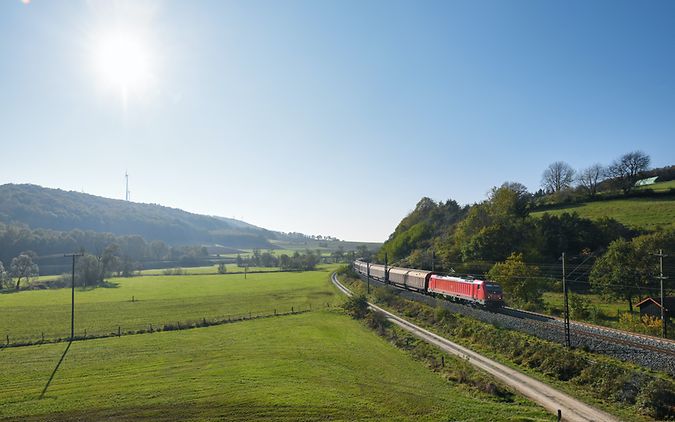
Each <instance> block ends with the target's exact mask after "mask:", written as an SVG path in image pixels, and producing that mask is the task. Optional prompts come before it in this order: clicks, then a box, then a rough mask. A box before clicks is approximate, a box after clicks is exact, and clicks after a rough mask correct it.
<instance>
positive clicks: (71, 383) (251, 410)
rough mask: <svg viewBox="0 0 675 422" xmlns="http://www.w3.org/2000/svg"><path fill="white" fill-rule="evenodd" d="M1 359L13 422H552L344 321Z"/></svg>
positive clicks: (42, 349) (2, 409)
mask: <svg viewBox="0 0 675 422" xmlns="http://www.w3.org/2000/svg"><path fill="white" fill-rule="evenodd" d="M65 347H66V345H65V344H50V345H43V346H30V347H23V348H13V349H6V350H4V351H2V352H0V367H2V368H3V370H2V371H0V386H2V387H1V389H2V394H0V416H1V417H3V418H5V419H12V418H14V419H16V420H23V421H25V420H102V419H115V420H120V419H121V420H135V419H140V418H149V419H152V420H185V419H189V420H215V419H225V420H235V421H240V420H275V421H285V420H344V421H353V420H366V419H368V420H392V421H393V420H411V421H418V420H433V421H436V420H509V421H513V420H553V418H552V417H550V416H549V415H547V414H546V413H545V412H544V411H543V409H541V408H539V407H536V406H534V405H533V404H531V403H528V402H525V401H524V400H522V399H519V398H516V401H515V402H514V403H500V402H497V401H495V400H496V399H494V398H493V397H492V396H488V395H486V394H483V393H480V392H478V391H476V390H473V389H470V388H469V387H466V386H462V385H453V384H451V383H449V382H447V381H445V380H444V379H443V378H442V377H440V376H439V375H437V374H435V373H433V372H431V371H430V370H428V369H427V368H426V367H425V366H424V365H423V364H422V363H420V362H417V361H414V360H412V359H411V358H410V357H409V356H408V355H407V354H406V353H405V352H403V351H401V350H399V349H396V348H395V347H394V346H392V345H390V344H389V343H387V342H386V341H384V340H383V339H381V338H379V337H377V336H376V335H374V334H373V333H372V332H370V331H369V330H367V329H366V328H365V327H363V326H362V325H360V324H359V323H357V322H355V321H353V320H351V319H350V318H348V317H346V316H344V315H343V314H341V313H339V312H331V311H318V312H311V313H307V314H302V315H295V316H286V317H278V318H271V319H265V320H254V321H247V322H242V323H237V324H229V325H223V326H217V327H209V328H199V329H193V330H185V331H179V332H163V333H153V334H144V335H135V336H125V337H121V338H109V339H99V340H89V341H84V342H75V343H73V344H72V346H71V347H70V349H69V351H68V353H67V355H66V357H65V359H64V361H63V364H62V365H61V366H60V368H59V370H58V372H57V374H56V376H55V377H54V379H53V381H52V383H51V384H50V386H49V389H48V391H47V393H46V395H45V397H44V398H43V399H41V400H40V399H39V398H38V397H39V396H40V392H41V391H42V389H43V387H44V386H45V384H46V382H47V380H48V379H49V377H50V374H51V373H52V371H53V369H54V367H55V365H56V363H57V362H58V361H59V358H60V357H61V355H62V353H63V351H64V349H65Z"/></svg>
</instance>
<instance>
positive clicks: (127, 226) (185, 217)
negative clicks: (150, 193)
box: [0, 184, 277, 248]
mask: <svg viewBox="0 0 675 422" xmlns="http://www.w3.org/2000/svg"><path fill="white" fill-rule="evenodd" d="M0 222H2V223H5V224H24V225H27V226H29V227H30V228H33V229H50V230H56V231H70V230H74V229H78V230H90V231H95V232H102V233H112V234H114V235H118V236H120V235H140V236H142V237H143V238H145V239H148V240H161V241H164V242H166V243H167V244H171V245H185V244H200V243H217V244H221V245H224V246H231V247H239V248H253V247H259V248H271V247H273V245H272V244H271V243H270V242H269V240H270V239H276V238H277V234H276V233H274V232H271V231H269V230H265V229H262V228H259V227H256V226H253V225H251V224H248V223H245V222H243V221H238V220H234V219H230V218H223V217H212V216H205V215H198V214H192V213H189V212H186V211H183V210H179V209H175V208H169V207H164V206H161V205H155V204H140V203H135V202H127V201H122V200H117V199H109V198H103V197H100V196H94V195H88V194H84V193H79V192H68V191H64V190H61V189H49V188H43V187H41V186H36V185H16V184H6V185H2V186H0Z"/></svg>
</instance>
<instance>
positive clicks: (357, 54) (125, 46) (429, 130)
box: [0, 0, 675, 241]
mask: <svg viewBox="0 0 675 422" xmlns="http://www.w3.org/2000/svg"><path fill="white" fill-rule="evenodd" d="M0 99H1V101H0V151H1V152H0V157H2V158H1V159H0V184H4V183H33V184H38V185H42V186H46V187H51V188H61V189H65V190H74V191H78V192H86V193H89V194H94V195H100V196H105V197H110V198H119V199H124V196H125V185H124V180H125V179H124V174H125V172H127V171H128V174H129V185H130V186H129V190H130V191H131V199H132V200H133V201H136V202H144V203H157V204H162V205H166V206H170V207H176V208H181V209H185V210H187V211H191V212H195V213H200V214H208V215H218V216H223V217H234V218H238V219H242V220H244V221H246V222H249V223H251V224H255V225H258V226H261V227H265V228H267V229H272V230H280V231H286V232H288V231H296V232H303V233H307V234H323V235H332V236H336V237H338V238H341V239H345V240H359V241H384V240H386V238H387V237H388V236H389V234H390V233H392V232H393V230H394V228H395V227H396V225H397V224H398V223H399V221H400V220H401V218H403V217H404V216H405V215H406V214H407V213H408V212H410V211H411V210H412V209H413V208H414V207H415V204H416V203H417V202H418V201H419V199H420V198H422V197H424V196H428V197H430V198H432V199H435V200H446V199H454V200H456V201H458V202H459V203H460V204H471V203H474V202H478V201H482V200H484V199H485V197H486V194H487V192H488V191H489V190H490V188H491V187H493V186H497V185H501V184H502V183H503V182H505V181H517V182H520V183H523V184H524V185H526V186H527V187H528V188H529V189H530V190H532V191H534V190H537V189H539V187H540V183H541V174H542V172H543V171H544V169H545V168H546V167H547V166H548V165H549V164H550V163H552V162H554V161H565V162H567V163H569V164H570V165H571V166H572V167H574V168H576V169H582V168H584V167H587V166H590V165H592V164H594V163H600V164H603V165H606V164H609V163H610V162H611V161H612V160H614V159H616V158H618V157H619V156H621V155H622V154H624V153H627V152H630V151H633V150H641V151H643V152H645V153H647V154H649V155H650V156H651V159H652V166H653V167H661V166H666V165H672V164H674V161H675V160H674V159H675V2H673V1H649V2H640V1H632V2H626V1H617V0H610V1H600V0H597V1H592V2H589V1H585V0H579V1H545V2H544V1H534V0H533V1H524V0H513V1H502V0H496V1H474V0H472V1H468V0H467V1H451V0H447V1H438V2H435V1H393V0H392V1H374V0H367V1H347V0H340V1H311V0H310V1H282V0H279V1H269V0H267V1H255V0H246V1H189V2H188V1H131V2H125V1H112V0H110V1H109V0H104V1H93V0H90V1H75V0H73V1H47V0H32V1H28V0H24V1H19V0H16V1H13V0H4V1H2V2H0Z"/></svg>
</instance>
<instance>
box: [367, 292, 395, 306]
mask: <svg viewBox="0 0 675 422" xmlns="http://www.w3.org/2000/svg"><path fill="white" fill-rule="evenodd" d="M373 296H374V297H375V302H377V303H382V304H385V305H393V304H394V303H395V302H396V299H397V297H396V294H395V293H394V292H393V291H392V290H391V289H387V288H382V289H379V288H378V289H375V291H374V292H373Z"/></svg>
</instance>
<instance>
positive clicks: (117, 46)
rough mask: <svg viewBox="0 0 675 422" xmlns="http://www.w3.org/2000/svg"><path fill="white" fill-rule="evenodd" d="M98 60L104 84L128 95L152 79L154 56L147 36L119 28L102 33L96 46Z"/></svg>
mask: <svg viewBox="0 0 675 422" xmlns="http://www.w3.org/2000/svg"><path fill="white" fill-rule="evenodd" d="M94 63H95V67H96V70H97V73H98V75H99V78H100V80H101V82H102V84H103V85H105V86H106V87H109V88H113V89H116V90H119V92H120V93H121V94H122V95H123V97H125V98H124V99H125V100H126V96H128V95H130V94H140V93H142V91H143V90H145V89H147V88H148V85H149V84H150V83H151V79H152V60H151V55H150V51H149V50H148V48H147V46H146V44H145V40H144V39H143V37H142V36H141V35H140V34H138V33H135V32H133V31H130V30H123V29H117V30H113V31H109V32H106V33H103V34H101V35H100V36H99V37H98V40H97V42H96V43H95V46H94Z"/></svg>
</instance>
